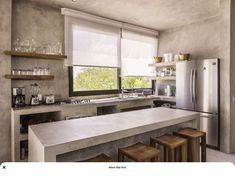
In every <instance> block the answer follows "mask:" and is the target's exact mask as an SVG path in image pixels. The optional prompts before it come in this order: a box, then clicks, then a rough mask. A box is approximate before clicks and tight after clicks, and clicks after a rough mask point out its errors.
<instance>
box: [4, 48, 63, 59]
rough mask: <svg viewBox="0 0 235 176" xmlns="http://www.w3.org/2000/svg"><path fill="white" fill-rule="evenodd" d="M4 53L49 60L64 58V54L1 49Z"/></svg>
mask: <svg viewBox="0 0 235 176" xmlns="http://www.w3.org/2000/svg"><path fill="white" fill-rule="evenodd" d="M3 53H4V54H5V55H10V56H16V57H25V58H39V59H51V60H63V59H66V58H67V56H65V55H57V54H39V53H29V52H19V51H7V50H6V51H3Z"/></svg>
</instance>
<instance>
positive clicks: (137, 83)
mask: <svg viewBox="0 0 235 176" xmlns="http://www.w3.org/2000/svg"><path fill="white" fill-rule="evenodd" d="M151 84H152V83H151V80H150V79H148V78H146V77H124V78H122V86H123V87H124V88H125V89H138V88H151V87H152V85H151Z"/></svg>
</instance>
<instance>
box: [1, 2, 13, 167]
mask: <svg viewBox="0 0 235 176" xmlns="http://www.w3.org/2000/svg"><path fill="white" fill-rule="evenodd" d="M0 41H1V42H0V163H1V162H4V161H10V156H11V155H10V152H11V151H10V146H11V145H10V139H11V138H10V119H11V109H10V108H11V105H10V103H11V91H10V90H11V81H10V80H6V79H5V78H4V77H3V76H4V75H5V74H9V73H10V67H11V59H10V57H9V56H5V55H4V54H3V50H7V49H9V48H10V47H11V0H0Z"/></svg>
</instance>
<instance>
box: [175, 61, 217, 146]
mask: <svg viewBox="0 0 235 176" xmlns="http://www.w3.org/2000/svg"><path fill="white" fill-rule="evenodd" d="M176 107H177V108H179V109H186V110H191V111H197V112H200V113H201V119H200V120H201V122H200V123H201V124H200V127H201V130H203V131H205V132H207V145H208V146H211V147H215V148H219V59H206V60H192V61H182V62H177V64H176Z"/></svg>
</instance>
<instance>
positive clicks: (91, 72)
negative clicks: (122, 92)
mask: <svg viewBox="0 0 235 176" xmlns="http://www.w3.org/2000/svg"><path fill="white" fill-rule="evenodd" d="M75 69H76V67H75ZM78 69H79V70H82V71H81V72H80V73H78V74H77V75H74V83H73V86H74V87H73V90H74V91H90V90H115V89H118V81H117V69H115V68H100V67H90V68H89V67H88V68H85V67H80V68H78Z"/></svg>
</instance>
